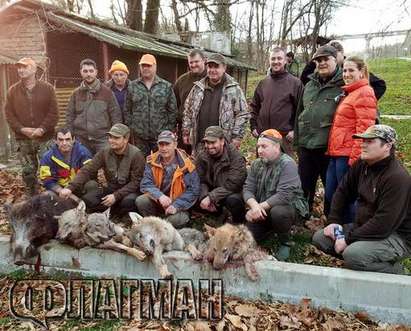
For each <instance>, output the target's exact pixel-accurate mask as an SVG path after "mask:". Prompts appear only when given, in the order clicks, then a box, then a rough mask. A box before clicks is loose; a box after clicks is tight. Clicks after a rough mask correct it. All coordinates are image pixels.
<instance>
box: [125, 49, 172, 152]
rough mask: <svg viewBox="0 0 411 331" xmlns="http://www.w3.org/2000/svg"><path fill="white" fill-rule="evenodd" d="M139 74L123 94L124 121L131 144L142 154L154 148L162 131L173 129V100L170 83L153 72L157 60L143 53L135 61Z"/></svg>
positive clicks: (155, 70) (155, 71) (155, 68)
mask: <svg viewBox="0 0 411 331" xmlns="http://www.w3.org/2000/svg"><path fill="white" fill-rule="evenodd" d="M139 68H140V77H139V78H137V79H136V80H134V81H132V82H131V84H130V87H129V93H128V95H127V102H126V111H125V123H126V124H127V125H128V126H129V127H130V129H131V134H132V136H133V141H134V144H135V145H136V146H137V147H138V148H140V150H141V151H142V152H143V153H144V155H145V156H148V155H149V154H150V152H151V151H152V150H155V149H156V148H157V141H156V139H157V136H158V135H159V134H160V133H161V132H162V131H163V130H170V131H175V129H176V116H177V101H176V97H175V95H174V91H173V86H172V84H171V83H170V82H168V81H166V80H165V79H162V78H160V77H159V76H158V75H157V60H156V58H155V57H154V55H152V54H144V55H143V56H142V57H141V59H140V62H139Z"/></svg>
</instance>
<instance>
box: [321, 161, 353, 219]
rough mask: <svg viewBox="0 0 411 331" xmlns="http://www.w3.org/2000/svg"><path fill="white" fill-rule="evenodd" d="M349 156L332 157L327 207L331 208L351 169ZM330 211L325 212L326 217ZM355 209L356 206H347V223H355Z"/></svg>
mask: <svg viewBox="0 0 411 331" xmlns="http://www.w3.org/2000/svg"><path fill="white" fill-rule="evenodd" d="M348 159H349V158H348V156H338V157H330V161H329V163H328V169H327V179H326V185H325V197H324V199H325V200H326V201H327V203H326V204H325V205H327V206H331V202H332V198H333V195H334V193H335V191H336V190H337V187H338V184H339V183H340V182H341V180H342V179H343V177H344V175H345V174H346V173H347V172H348V170H349V169H350V166H349V165H348ZM329 212H330V211H329V210H325V215H326V216H328V213H329ZM354 214H355V207H354V204H350V205H349V206H347V212H346V213H345V217H344V219H345V223H352V222H354Z"/></svg>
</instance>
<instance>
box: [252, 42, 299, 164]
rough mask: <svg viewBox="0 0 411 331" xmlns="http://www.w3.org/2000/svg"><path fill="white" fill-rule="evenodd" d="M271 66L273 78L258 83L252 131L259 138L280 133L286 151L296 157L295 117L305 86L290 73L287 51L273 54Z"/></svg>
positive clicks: (268, 77)
mask: <svg viewBox="0 0 411 331" xmlns="http://www.w3.org/2000/svg"><path fill="white" fill-rule="evenodd" d="M270 65H271V68H270V75H269V76H267V77H266V78H264V79H263V80H262V81H260V82H259V83H258V85H257V88H256V89H255V92H254V97H253V101H252V102H251V105H250V106H251V119H250V126H251V131H252V134H253V136H254V137H258V136H259V134H260V133H261V132H263V131H265V130H268V129H275V130H277V131H278V132H280V133H281V135H282V136H283V139H282V146H283V148H284V151H285V152H286V153H287V154H288V155H290V156H292V154H293V153H292V151H293V149H292V141H293V137H294V120H295V113H296V109H297V105H298V98H299V96H300V94H301V93H302V90H303V84H302V83H301V81H300V80H299V79H298V78H297V77H295V76H293V75H292V74H290V73H289V72H288V71H287V70H286V65H287V57H286V52H285V50H284V49H283V48H280V47H276V48H274V49H273V50H272V52H271V54H270Z"/></svg>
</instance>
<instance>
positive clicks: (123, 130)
mask: <svg viewBox="0 0 411 331" xmlns="http://www.w3.org/2000/svg"><path fill="white" fill-rule="evenodd" d="M107 133H108V134H109V135H111V136H114V137H124V136H126V135H127V134H128V133H130V129H129V128H128V126H127V125H124V124H121V123H117V124H114V125H113V126H112V127H111V129H110V131H109V132H107Z"/></svg>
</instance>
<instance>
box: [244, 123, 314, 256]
mask: <svg viewBox="0 0 411 331" xmlns="http://www.w3.org/2000/svg"><path fill="white" fill-rule="evenodd" d="M281 140H282V135H281V134H280V133H279V132H278V131H277V130H274V129H268V130H265V131H263V132H262V133H261V134H260V136H259V138H258V141H257V151H258V159H257V160H255V161H254V162H253V163H252V164H251V169H250V171H249V173H248V176H247V179H246V181H245V185H244V189H243V197H244V201H245V202H246V203H247V205H248V206H249V207H250V209H249V210H248V211H247V214H246V216H245V218H246V220H247V221H248V224H247V226H248V228H249V229H250V231H251V232H252V234H253V235H254V238H255V240H256V241H257V242H261V241H262V240H264V239H265V238H266V237H267V235H268V234H269V233H270V232H275V233H276V234H277V235H278V239H279V241H280V244H281V246H280V249H279V251H278V254H277V258H278V259H280V260H286V259H287V258H288V257H289V254H290V247H289V246H290V243H289V233H290V229H291V225H292V224H293V222H295V221H296V220H297V219H298V218H299V217H300V216H301V217H307V216H308V203H307V201H306V199H305V198H304V194H303V191H302V189H301V181H300V177H299V176H298V169H297V164H296V163H295V161H294V160H293V159H292V158H291V157H290V156H288V155H287V154H285V153H283V152H282V151H281Z"/></svg>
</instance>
